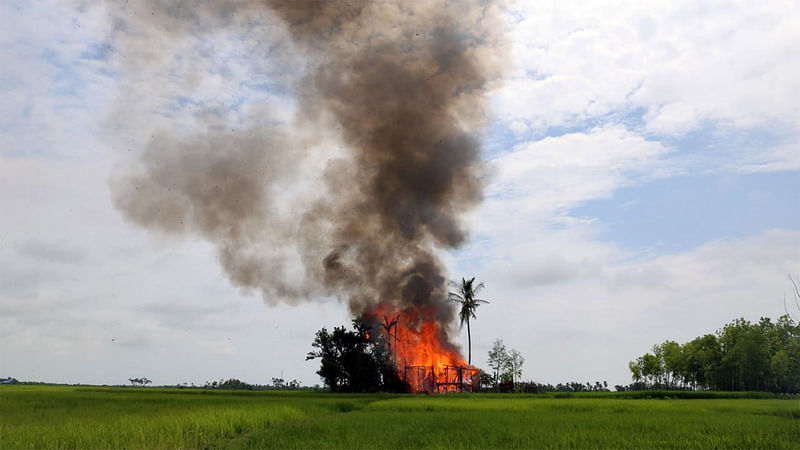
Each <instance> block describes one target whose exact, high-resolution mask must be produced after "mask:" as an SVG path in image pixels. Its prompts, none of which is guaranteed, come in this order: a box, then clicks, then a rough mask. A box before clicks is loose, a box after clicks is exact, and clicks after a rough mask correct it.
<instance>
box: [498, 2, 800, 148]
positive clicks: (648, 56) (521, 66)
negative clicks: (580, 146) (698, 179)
mask: <svg viewBox="0 0 800 450" xmlns="http://www.w3.org/2000/svg"><path fill="white" fill-rule="evenodd" d="M517 7H518V8H519V10H518V11H517V13H518V15H517V17H522V19H521V20H519V21H518V22H517V23H516V24H515V26H514V27H513V35H512V39H513V42H514V44H513V45H514V51H515V57H516V58H515V61H517V63H518V65H517V67H516V70H515V72H514V74H513V80H512V81H511V82H510V83H508V84H506V85H504V86H502V87H500V88H499V89H498V90H497V91H496V95H495V100H494V101H495V106H496V108H495V109H496V111H497V112H498V113H499V114H500V115H501V116H505V117H506V118H507V120H509V121H514V120H524V121H526V122H527V123H529V124H531V126H533V127H536V128H540V129H542V128H546V127H552V126H564V125H568V124H570V123H574V122H576V121H581V120H585V119H591V118H597V117H601V116H603V115H605V114H609V113H612V112H614V113H618V112H620V111H622V112H624V111H632V110H634V109H636V108H642V109H644V110H645V113H646V114H645V121H646V127H647V130H648V131H650V132H655V133H657V134H666V135H680V134H683V133H686V132H688V131H691V130H693V129H696V128H698V127H699V126H701V125H702V124H703V123H705V122H715V123H718V124H720V125H732V126H736V127H753V126H763V125H765V124H770V122H773V121H777V122H780V123H784V124H787V125H788V126H791V127H794V128H795V129H796V128H797V127H798V125H800V106H798V103H797V102H796V101H794V97H795V95H794V94H795V93H796V92H797V91H798V90H800V56H798V53H797V51H796V49H797V48H798V47H800V28H798V27H797V23H796V22H797V20H796V18H797V17H798V15H800V11H799V10H798V9H800V5H798V3H797V2H761V3H757V4H755V3H752V2H736V1H715V2H701V3H698V2H694V1H677V2H676V1H661V2H621V3H620V2H562V1H548V2H520V3H519V4H518V5H517ZM531 75H533V77H532V76H531Z"/></svg>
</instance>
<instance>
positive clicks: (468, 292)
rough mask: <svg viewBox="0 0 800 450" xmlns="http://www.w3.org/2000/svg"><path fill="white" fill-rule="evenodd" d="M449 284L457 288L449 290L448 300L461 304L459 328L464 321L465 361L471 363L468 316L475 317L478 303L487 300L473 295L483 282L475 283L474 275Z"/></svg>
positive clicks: (481, 287) (470, 337)
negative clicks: (465, 336) (465, 327)
mask: <svg viewBox="0 0 800 450" xmlns="http://www.w3.org/2000/svg"><path fill="white" fill-rule="evenodd" d="M450 284H451V285H452V286H453V287H455V288H456V289H457V291H456V292H450V300H451V301H454V302H456V303H458V304H459V305H461V310H460V311H459V312H458V317H459V319H461V328H464V323H466V324H467V340H468V342H469V347H467V348H468V349H469V350H468V351H469V353H468V356H467V363H468V364H469V365H472V334H471V332H470V329H469V319H470V317H471V318H473V319H476V317H475V310H476V309H478V305H480V304H481V303H489V302H488V301H486V300H483V299H480V298H477V297H475V295H477V294H478V292H480V290H481V289H483V283H478V284H475V277H472V278H470V279H469V280H467V279H466V278H462V279H461V283H460V284H459V283H455V282H452V283H450Z"/></svg>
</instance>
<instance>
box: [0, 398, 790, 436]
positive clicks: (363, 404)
mask: <svg viewBox="0 0 800 450" xmlns="http://www.w3.org/2000/svg"><path fill="white" fill-rule="evenodd" d="M707 396H711V395H707ZM563 397H568V398H563ZM645 397H647V395H642V398H623V397H622V396H619V395H614V394H613V393H612V394H607V395H589V396H574V397H569V396H564V395H560V396H558V395H554V396H544V395H499V394H498V395H495V394H471V395H468V394H462V395H431V396H424V395H422V396H411V395H390V394H363V395H342V394H327V393H319V392H304V391H299V392H275V391H261V392H251V391H204V390H200V389H197V390H195V389H159V388H91V387H66V386H2V387H0V448H3V449H26V448H37V449H38V448H128V449H138V448H347V449H350V448H371V449H372V448H795V449H796V448H800V401H798V400H797V399H792V400H785V399H783V400H782V399H774V398H773V399H752V398H694V399H675V398H666V399H665V398H659V399H654V398H645Z"/></svg>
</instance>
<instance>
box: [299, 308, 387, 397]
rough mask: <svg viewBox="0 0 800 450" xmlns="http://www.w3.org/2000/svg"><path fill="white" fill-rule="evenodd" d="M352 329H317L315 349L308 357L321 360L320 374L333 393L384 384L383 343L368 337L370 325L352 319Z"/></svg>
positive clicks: (362, 389)
mask: <svg viewBox="0 0 800 450" xmlns="http://www.w3.org/2000/svg"><path fill="white" fill-rule="evenodd" d="M353 328H354V330H353V331H350V330H347V329H345V328H344V327H336V328H334V329H333V332H332V333H330V332H328V330H327V329H326V328H322V329H321V330H319V331H317V333H316V336H315V338H314V342H313V343H312V344H311V346H312V347H314V348H315V349H316V350H314V351H311V352H309V353H308V355H307V356H306V360H310V359H317V358H319V359H320V360H321V362H320V368H319V370H318V371H317V374H318V375H319V376H320V377H321V378H322V380H323V381H324V382H325V384H326V385H327V386H328V387H329V388H330V389H331V391H333V392H372V391H377V390H379V389H380V388H381V386H382V379H381V365H382V361H381V356H380V355H382V353H381V352H380V348H379V347H381V346H379V345H375V344H373V343H371V342H370V340H369V337H368V336H369V328H368V327H367V326H366V325H365V324H364V322H363V321H361V320H359V319H355V320H353Z"/></svg>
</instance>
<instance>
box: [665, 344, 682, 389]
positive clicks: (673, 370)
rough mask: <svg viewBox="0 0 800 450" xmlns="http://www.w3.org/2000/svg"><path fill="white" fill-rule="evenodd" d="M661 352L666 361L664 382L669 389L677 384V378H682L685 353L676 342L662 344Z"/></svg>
mask: <svg viewBox="0 0 800 450" xmlns="http://www.w3.org/2000/svg"><path fill="white" fill-rule="evenodd" d="M660 350H661V352H660V353H661V357H662V359H663V360H664V375H665V376H664V381H665V383H666V385H667V389H669V388H671V387H673V385H674V384H675V382H676V378H678V379H680V378H681V366H682V365H683V353H682V351H681V346H680V344H678V343H677V342H675V341H665V342H664V343H663V344H661V348H660Z"/></svg>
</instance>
